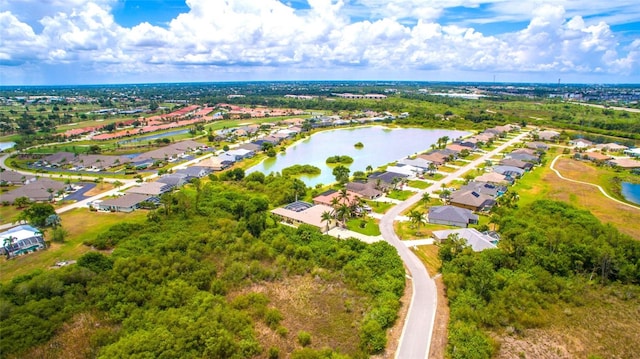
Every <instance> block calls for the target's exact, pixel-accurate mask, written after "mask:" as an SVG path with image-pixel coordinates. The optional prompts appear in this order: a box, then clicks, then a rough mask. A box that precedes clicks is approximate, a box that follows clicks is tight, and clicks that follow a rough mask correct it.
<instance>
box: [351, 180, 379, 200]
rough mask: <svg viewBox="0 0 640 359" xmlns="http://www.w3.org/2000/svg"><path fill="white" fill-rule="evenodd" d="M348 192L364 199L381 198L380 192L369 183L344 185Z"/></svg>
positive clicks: (373, 184)
mask: <svg viewBox="0 0 640 359" xmlns="http://www.w3.org/2000/svg"><path fill="white" fill-rule="evenodd" d="M346 188H347V190H348V191H351V192H354V193H356V194H358V195H360V196H362V197H364V198H366V199H374V198H378V197H380V196H382V191H380V190H379V189H377V188H376V185H375V183H371V182H349V183H347V185H346Z"/></svg>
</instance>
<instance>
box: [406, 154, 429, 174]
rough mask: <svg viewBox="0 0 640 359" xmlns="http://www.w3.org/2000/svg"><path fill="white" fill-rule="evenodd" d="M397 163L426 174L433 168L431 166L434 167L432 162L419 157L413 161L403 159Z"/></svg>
mask: <svg viewBox="0 0 640 359" xmlns="http://www.w3.org/2000/svg"><path fill="white" fill-rule="evenodd" d="M398 163H399V164H403V165H409V166H413V167H416V168H420V169H421V170H422V172H427V171H429V170H430V168H433V166H435V165H434V164H433V162H431V161H428V160H425V159H424V158H420V157H416V158H415V159H411V158H403V159H401V160H400V161H398Z"/></svg>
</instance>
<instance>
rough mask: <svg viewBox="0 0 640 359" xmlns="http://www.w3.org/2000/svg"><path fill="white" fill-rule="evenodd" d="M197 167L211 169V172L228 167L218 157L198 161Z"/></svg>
mask: <svg viewBox="0 0 640 359" xmlns="http://www.w3.org/2000/svg"><path fill="white" fill-rule="evenodd" d="M198 165H199V166H201V167H208V168H211V169H212V170H213V171H222V170H223V169H225V168H227V167H229V164H228V163H224V160H223V159H222V158H220V157H209V158H207V159H204V160H202V161H200V162H199V163H198Z"/></svg>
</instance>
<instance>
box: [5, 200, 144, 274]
mask: <svg viewBox="0 0 640 359" xmlns="http://www.w3.org/2000/svg"><path fill="white" fill-rule="evenodd" d="M146 216H147V211H143V210H140V211H135V212H132V213H102V212H100V213H98V212H89V210H88V209H86V208H80V209H76V210H73V211H69V212H65V213H62V214H61V215H60V218H61V219H62V227H63V228H64V229H66V230H67V231H68V232H69V234H68V236H67V238H66V240H65V242H64V243H62V244H59V243H51V242H49V241H48V242H47V243H48V244H50V247H49V248H47V249H46V250H42V251H39V252H35V253H30V254H28V255H24V256H20V257H17V258H13V259H11V260H6V259H4V258H3V259H0V282H1V283H6V282H8V281H10V280H11V279H13V278H14V277H16V276H19V275H24V274H27V273H29V272H31V271H33V270H36V269H41V270H47V269H48V268H50V267H51V266H52V265H54V264H55V263H56V262H58V261H62V260H75V259H78V258H79V257H80V256H82V255H83V254H84V253H86V252H88V251H90V250H91V249H90V248H89V247H87V246H85V245H84V244H82V243H83V242H84V240H86V239H88V238H93V237H95V236H96V235H97V234H98V233H100V232H103V231H104V230H106V229H107V228H109V227H110V226H112V225H114V224H117V223H120V222H123V221H128V222H141V221H144V220H145V219H146ZM48 232H50V231H45V239H48V236H49V235H50V233H48Z"/></svg>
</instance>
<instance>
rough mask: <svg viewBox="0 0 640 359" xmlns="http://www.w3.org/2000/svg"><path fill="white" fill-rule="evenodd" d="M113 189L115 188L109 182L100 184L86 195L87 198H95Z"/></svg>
mask: <svg viewBox="0 0 640 359" xmlns="http://www.w3.org/2000/svg"><path fill="white" fill-rule="evenodd" d="M113 188H114V187H113V185H112V184H111V183H108V182H103V183H98V184H97V185H96V186H95V187H93V188H92V189H91V190H89V191H87V192H86V193H85V194H84V195H85V196H87V197H91V196H95V195H98V194H100V193H103V192H106V191H109V190H112V189H113Z"/></svg>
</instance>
